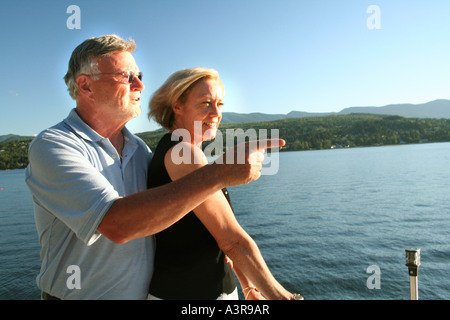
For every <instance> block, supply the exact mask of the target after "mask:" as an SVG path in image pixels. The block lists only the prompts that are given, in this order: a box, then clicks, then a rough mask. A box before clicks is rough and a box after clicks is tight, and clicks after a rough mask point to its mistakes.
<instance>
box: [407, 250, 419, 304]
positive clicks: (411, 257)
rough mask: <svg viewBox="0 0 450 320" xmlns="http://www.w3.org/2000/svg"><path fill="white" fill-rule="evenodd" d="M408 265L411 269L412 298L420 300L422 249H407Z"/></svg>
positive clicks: (409, 269)
mask: <svg viewBox="0 0 450 320" xmlns="http://www.w3.org/2000/svg"><path fill="white" fill-rule="evenodd" d="M405 251H406V266H407V267H408V271H409V285H410V294H411V300H419V283H418V280H417V278H418V276H419V266H420V249H406V250H405Z"/></svg>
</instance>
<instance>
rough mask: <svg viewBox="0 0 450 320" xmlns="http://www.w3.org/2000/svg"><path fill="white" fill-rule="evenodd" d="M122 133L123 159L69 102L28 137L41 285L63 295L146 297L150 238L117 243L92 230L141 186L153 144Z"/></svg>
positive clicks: (151, 251)
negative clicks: (56, 118)
mask: <svg viewBox="0 0 450 320" xmlns="http://www.w3.org/2000/svg"><path fill="white" fill-rule="evenodd" d="M123 133H124V136H125V146H124V149H123V152H122V156H123V160H122V161H121V159H120V157H119V154H118V153H117V151H116V149H115V148H114V147H113V145H112V144H111V142H110V141H109V139H107V138H103V137H102V136H100V135H99V134H97V133H96V132H95V131H94V130H92V129H91V128H90V127H89V126H88V125H87V124H86V123H85V122H84V121H83V120H82V119H81V118H80V117H79V116H78V114H77V112H76V111H75V109H73V110H72V111H71V112H70V114H69V116H68V117H67V118H66V119H65V120H64V121H62V122H61V123H59V124H57V125H56V126H54V127H52V128H49V129H47V130H44V131H43V132H41V133H40V134H39V135H38V136H37V137H36V138H35V139H34V140H33V142H32V143H31V145H30V149H29V153H28V157H29V165H28V168H27V170H26V174H25V175H26V183H27V185H28V187H29V189H30V191H31V194H32V196H33V202H34V215H35V221H36V228H37V232H38V236H39V242H40V244H41V247H42V249H41V260H42V266H41V270H40V273H39V275H38V276H37V279H36V281H37V284H38V287H39V288H40V289H41V290H42V291H45V292H47V293H49V294H51V295H53V296H56V297H59V298H62V299H146V297H147V293H148V285H149V283H150V279H151V275H152V273H153V258H154V239H153V237H152V236H150V237H146V238H141V239H135V240H132V241H129V242H127V243H125V244H115V243H113V242H112V241H110V240H109V239H107V238H106V237H104V236H102V235H101V234H99V233H98V232H97V227H98V225H99V224H100V222H101V221H102V219H103V216H104V215H105V213H106V212H107V211H108V209H109V208H110V206H111V205H112V204H113V202H114V201H115V200H116V199H118V198H119V197H124V196H126V195H130V194H133V193H136V192H139V191H142V190H145V189H147V168H148V164H149V162H150V160H151V157H152V154H151V151H150V149H149V148H148V147H147V145H146V144H145V143H144V142H143V141H142V140H141V139H139V138H138V137H136V136H134V135H133V134H131V133H130V132H129V131H128V130H127V129H126V128H124V129H123Z"/></svg>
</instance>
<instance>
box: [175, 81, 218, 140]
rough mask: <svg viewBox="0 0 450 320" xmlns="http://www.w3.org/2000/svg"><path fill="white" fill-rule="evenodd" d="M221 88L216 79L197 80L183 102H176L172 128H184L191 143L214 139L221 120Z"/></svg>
mask: <svg viewBox="0 0 450 320" xmlns="http://www.w3.org/2000/svg"><path fill="white" fill-rule="evenodd" d="M223 99H224V94H223V88H222V86H221V84H220V82H218V81H217V80H214V79H207V78H205V79H202V80H199V81H198V82H197V83H196V84H195V85H194V86H193V87H192V88H191V89H190V91H189V92H188V94H187V97H186V99H185V102H184V103H182V102H177V103H176V104H175V105H174V107H173V110H174V112H175V122H174V129H186V130H187V131H189V133H190V137H191V143H194V144H196V145H199V144H201V143H202V141H205V140H211V139H214V137H215V136H216V133H217V129H218V128H219V123H220V121H221V120H222V106H223Z"/></svg>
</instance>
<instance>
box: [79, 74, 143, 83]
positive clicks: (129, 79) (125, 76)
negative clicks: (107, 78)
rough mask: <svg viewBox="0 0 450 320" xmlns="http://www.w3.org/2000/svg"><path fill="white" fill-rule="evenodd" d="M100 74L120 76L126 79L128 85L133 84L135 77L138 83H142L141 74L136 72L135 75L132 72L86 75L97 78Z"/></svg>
mask: <svg viewBox="0 0 450 320" xmlns="http://www.w3.org/2000/svg"><path fill="white" fill-rule="evenodd" d="M102 74H112V75H116V76H117V75H121V76H123V77H124V78H127V81H128V83H130V84H131V83H133V82H134V79H135V77H137V78H138V79H139V80H140V81H142V72H138V73H137V74H135V73H134V72H133V71H125V72H117V73H91V74H86V75H87V76H99V75H102Z"/></svg>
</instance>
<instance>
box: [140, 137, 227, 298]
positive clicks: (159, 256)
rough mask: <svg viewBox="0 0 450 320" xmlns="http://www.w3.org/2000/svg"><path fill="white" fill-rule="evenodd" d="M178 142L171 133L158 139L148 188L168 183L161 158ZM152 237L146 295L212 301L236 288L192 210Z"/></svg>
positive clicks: (216, 246)
mask: <svg viewBox="0 0 450 320" xmlns="http://www.w3.org/2000/svg"><path fill="white" fill-rule="evenodd" d="M180 141H181V140H177V141H171V133H167V134H166V135H165V136H164V137H163V138H162V139H161V140H160V142H159V144H158V146H157V147H156V150H155V152H154V156H153V159H152V161H151V163H150V166H149V170H148V187H149V188H154V187H158V186H161V185H164V184H166V183H169V182H171V181H172V180H171V179H170V177H169V174H168V173H167V170H166V167H165V165H164V156H165V154H166V152H167V151H168V150H169V149H170V148H171V147H173V146H174V145H176V144H177V143H179V142H180ZM223 192H224V194H225V196H226V198H227V200H228V202H229V201H230V200H229V196H228V191H227V190H226V189H223ZM230 206H231V204H230ZM155 238H156V254H155V269H154V273H153V277H152V281H151V283H150V288H149V293H150V294H152V295H154V296H155V297H158V298H161V299H165V300H169V299H171V300H213V299H217V297H219V296H220V295H221V294H222V293H228V294H229V293H231V292H233V291H234V289H235V288H236V282H235V278H234V274H233V271H232V270H231V268H230V266H229V265H228V263H226V262H225V254H224V253H223V251H222V250H220V249H219V246H218V245H217V242H216V240H215V239H214V237H213V236H212V235H211V234H210V233H209V231H208V229H206V227H205V226H204V225H203V223H202V222H201V221H200V220H199V219H198V218H197V216H196V215H195V213H194V212H193V211H191V212H189V213H188V214H187V215H186V216H185V217H183V218H182V219H181V220H179V221H178V222H176V223H175V224H173V225H172V226H170V227H169V228H167V229H166V230H163V231H161V232H159V233H157V234H156V235H155Z"/></svg>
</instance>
